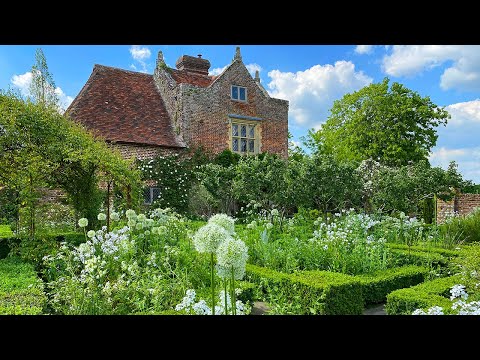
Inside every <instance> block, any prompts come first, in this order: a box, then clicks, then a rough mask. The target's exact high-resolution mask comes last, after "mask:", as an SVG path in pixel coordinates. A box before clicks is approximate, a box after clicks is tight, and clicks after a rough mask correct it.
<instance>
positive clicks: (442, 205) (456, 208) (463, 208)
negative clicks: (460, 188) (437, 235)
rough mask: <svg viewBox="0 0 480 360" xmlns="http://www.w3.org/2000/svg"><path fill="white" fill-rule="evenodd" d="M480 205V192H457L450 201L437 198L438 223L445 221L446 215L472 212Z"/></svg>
mask: <svg viewBox="0 0 480 360" xmlns="http://www.w3.org/2000/svg"><path fill="white" fill-rule="evenodd" d="M477 207H480V194H457V195H455V197H454V198H453V199H452V200H450V201H443V200H440V199H437V223H439V224H440V223H442V222H444V221H445V218H446V217H449V216H453V214H455V213H458V215H461V216H465V215H468V214H470V213H471V212H472V211H473V210H474V209H475V208H477Z"/></svg>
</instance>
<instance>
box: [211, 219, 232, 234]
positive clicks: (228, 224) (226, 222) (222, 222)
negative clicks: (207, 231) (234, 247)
mask: <svg viewBox="0 0 480 360" xmlns="http://www.w3.org/2000/svg"><path fill="white" fill-rule="evenodd" d="M208 223H209V224H217V225H219V226H221V227H223V228H224V229H225V230H227V231H228V232H229V234H231V235H233V234H235V219H233V218H232V217H230V216H228V215H227V214H216V215H213V216H212V217H211V218H210V219H208Z"/></svg>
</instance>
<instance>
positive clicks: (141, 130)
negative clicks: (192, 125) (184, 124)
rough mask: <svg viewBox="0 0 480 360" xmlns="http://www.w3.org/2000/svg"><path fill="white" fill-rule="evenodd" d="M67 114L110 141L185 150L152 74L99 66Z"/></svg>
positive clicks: (95, 67)
mask: <svg viewBox="0 0 480 360" xmlns="http://www.w3.org/2000/svg"><path fill="white" fill-rule="evenodd" d="M66 113H67V114H69V115H70V117H71V118H72V119H73V120H75V121H78V122H80V123H82V124H84V125H85V126H86V127H87V128H88V129H91V130H93V132H94V133H95V134H97V135H100V136H101V137H103V138H104V139H105V140H108V141H113V142H126V143H134V144H145V145H157V146H167V147H184V146H183V145H181V144H179V143H178V142H177V141H176V140H175V136H174V132H173V129H172V126H171V122H170V118H169V116H168V113H167V110H166V108H165V104H164V102H163V99H162V97H161V96H160V93H159V92H158V91H157V88H156V87H155V84H154V81H153V76H152V75H150V74H143V73H139V72H133V71H128V70H122V69H118V68H112V67H108V66H103V65H95V66H94V68H93V71H92V74H91V75H90V78H89V79H88V81H87V82H86V84H85V86H84V87H83V88H82V90H81V91H80V93H79V94H78V95H77V97H76V98H75V100H74V101H73V102H72V104H71V105H70V106H69V107H68V109H67V111H66Z"/></svg>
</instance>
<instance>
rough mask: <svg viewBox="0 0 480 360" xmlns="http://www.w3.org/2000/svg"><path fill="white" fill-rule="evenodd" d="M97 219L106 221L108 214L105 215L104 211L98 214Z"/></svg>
mask: <svg viewBox="0 0 480 360" xmlns="http://www.w3.org/2000/svg"><path fill="white" fill-rule="evenodd" d="M97 219H98V220H100V221H105V220H107V215H105V214H104V213H100V214H98V215H97Z"/></svg>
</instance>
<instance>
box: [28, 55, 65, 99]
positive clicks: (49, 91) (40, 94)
mask: <svg viewBox="0 0 480 360" xmlns="http://www.w3.org/2000/svg"><path fill="white" fill-rule="evenodd" d="M55 88H56V86H55V81H54V80H53V76H52V74H51V73H50V71H49V70H48V65H47V59H46V58H45V54H44V53H43V50H42V49H41V48H38V49H37V50H36V51H35V64H34V65H33V66H32V82H31V83H30V94H31V95H32V97H33V99H34V101H35V102H36V103H38V104H43V105H46V106H58V105H59V104H58V102H59V99H58V96H57V94H56V93H55Z"/></svg>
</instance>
